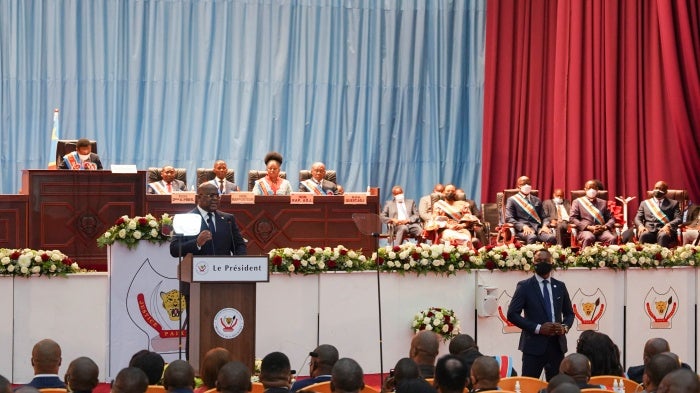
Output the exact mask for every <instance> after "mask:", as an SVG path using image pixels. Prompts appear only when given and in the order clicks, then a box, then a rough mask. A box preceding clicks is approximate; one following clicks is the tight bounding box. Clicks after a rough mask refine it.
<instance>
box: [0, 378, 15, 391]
mask: <svg viewBox="0 0 700 393" xmlns="http://www.w3.org/2000/svg"><path fill="white" fill-rule="evenodd" d="M11 392H12V384H11V383H10V381H9V380H8V379H7V378H5V377H3V376H2V375H0V393H11Z"/></svg>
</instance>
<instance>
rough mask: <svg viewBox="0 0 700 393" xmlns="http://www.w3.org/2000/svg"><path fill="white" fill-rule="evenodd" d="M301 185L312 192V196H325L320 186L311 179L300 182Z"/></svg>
mask: <svg viewBox="0 0 700 393" xmlns="http://www.w3.org/2000/svg"><path fill="white" fill-rule="evenodd" d="M301 184H303V185H304V187H306V189H307V190H309V191H311V192H313V193H314V195H326V194H325V193H324V192H323V188H322V187H321V185H320V184H318V183H316V182H315V181H313V180H311V179H306V180H304V181H303V182H301Z"/></svg>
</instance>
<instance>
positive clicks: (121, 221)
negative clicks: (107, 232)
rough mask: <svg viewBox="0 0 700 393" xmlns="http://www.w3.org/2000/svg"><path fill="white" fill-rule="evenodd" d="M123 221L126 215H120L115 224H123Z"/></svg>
mask: <svg viewBox="0 0 700 393" xmlns="http://www.w3.org/2000/svg"><path fill="white" fill-rule="evenodd" d="M123 223H124V217H119V218H117V222H116V223H115V224H117V225H122V224H123Z"/></svg>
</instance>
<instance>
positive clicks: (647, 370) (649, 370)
mask: <svg viewBox="0 0 700 393" xmlns="http://www.w3.org/2000/svg"><path fill="white" fill-rule="evenodd" d="M672 355H673V354H671V352H662V353H659V354H656V355H654V356H652V357H651V359H650V360H649V362H648V363H647V364H646V365H645V366H644V375H643V376H642V382H643V383H644V388H645V390H646V391H647V392H653V391H656V390H657V389H658V388H659V384H660V383H661V380H662V379H664V377H665V376H666V374H668V373H670V372H671V371H674V370H678V369H679V368H681V363H680V361H679V360H678V358H677V357H676V356H672Z"/></svg>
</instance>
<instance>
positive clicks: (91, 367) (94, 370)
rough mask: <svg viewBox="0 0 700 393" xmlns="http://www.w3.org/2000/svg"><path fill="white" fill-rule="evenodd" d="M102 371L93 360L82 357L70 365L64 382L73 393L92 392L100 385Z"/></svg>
mask: <svg viewBox="0 0 700 393" xmlns="http://www.w3.org/2000/svg"><path fill="white" fill-rule="evenodd" d="M99 374H100V369H99V368H98V367H97V364H95V362H94V361H92V359H90V358H88V357H85V356H82V357H79V358H77V359H75V360H73V361H72V362H70V364H69V365H68V370H67V371H66V376H65V377H64V382H65V383H66V386H67V387H69V388H70V390H71V391H72V392H75V391H81V392H91V391H92V390H93V389H94V388H95V387H96V386H97V384H98V383H99Z"/></svg>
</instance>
